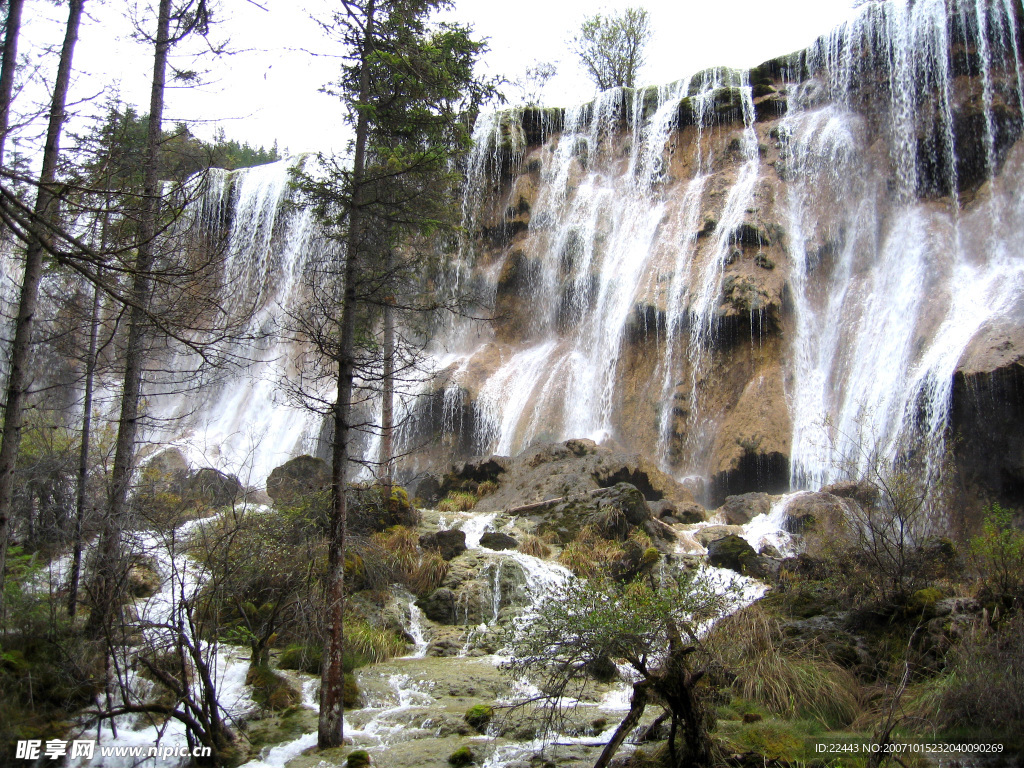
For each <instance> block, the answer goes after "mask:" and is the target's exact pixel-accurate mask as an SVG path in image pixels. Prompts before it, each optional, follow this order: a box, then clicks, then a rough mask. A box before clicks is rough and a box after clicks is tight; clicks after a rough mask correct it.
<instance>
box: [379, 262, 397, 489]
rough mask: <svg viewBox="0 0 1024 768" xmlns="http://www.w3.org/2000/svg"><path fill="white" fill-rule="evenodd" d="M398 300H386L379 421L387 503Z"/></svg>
mask: <svg viewBox="0 0 1024 768" xmlns="http://www.w3.org/2000/svg"><path fill="white" fill-rule="evenodd" d="M393 269H394V254H393V253H392V252H391V251H390V250H389V251H388V261H387V272H388V274H389V275H390V273H391V272H392V270H393ZM394 303H395V298H394V296H387V297H385V299H384V386H383V392H382V399H383V402H382V404H381V418H380V461H381V463H382V464H383V474H382V479H381V485H382V486H383V494H382V496H383V497H384V503H385V504H386V505H388V504H390V503H391V489H392V486H393V485H394V482H395V466H394V457H395V445H394V429H395V308H394Z"/></svg>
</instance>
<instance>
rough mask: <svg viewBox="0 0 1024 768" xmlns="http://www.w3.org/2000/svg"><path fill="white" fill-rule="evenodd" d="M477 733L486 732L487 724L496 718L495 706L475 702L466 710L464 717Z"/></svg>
mask: <svg viewBox="0 0 1024 768" xmlns="http://www.w3.org/2000/svg"><path fill="white" fill-rule="evenodd" d="M463 719H464V720H465V721H466V722H467V723H468V724H469V726H470V727H471V728H473V729H474V730H475V731H476V732H477V733H485V732H486V731H487V726H488V725H489V724H490V722H491V720H493V719H494V707H491V706H488V705H487V704H474V705H473V706H472V707H470V708H469V709H467V710H466V714H465V717H464V718H463Z"/></svg>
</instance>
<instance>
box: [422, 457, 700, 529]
mask: <svg viewBox="0 0 1024 768" xmlns="http://www.w3.org/2000/svg"><path fill="white" fill-rule="evenodd" d="M488 481H489V482H491V483H493V484H495V485H496V488H495V489H494V490H493V491H492V492H491V493H489V494H488V495H486V496H484V497H483V498H482V499H480V501H479V502H478V503H477V505H476V507H475V508H474V509H475V510H476V511H478V512H493V511H497V510H508V509H514V508H516V507H521V506H524V505H527V504H534V503H537V502H542V501H547V500H552V499H568V498H570V497H576V496H580V495H581V494H586V493H591V492H594V491H597V490H599V489H601V488H611V487H613V486H615V485H617V484H619V483H629V484H630V485H631V486H633V487H634V488H636V489H637V491H638V492H639V495H640V499H641V500H647V501H658V500H662V499H665V500H668V501H671V502H672V503H673V504H676V505H679V506H682V507H686V508H688V509H692V508H693V504H694V500H693V495H692V494H691V493H690V491H689V490H687V489H686V488H685V487H684V486H683V485H681V484H680V483H678V482H676V481H675V480H674V479H673V478H672V477H670V476H669V475H667V474H666V473H664V472H662V471H661V470H660V469H658V468H657V467H656V466H655V465H654V463H653V462H652V461H650V460H649V459H647V458H645V457H643V456H640V455H639V454H635V453H628V452H626V451H621V450H616V449H613V448H608V447H604V446H599V445H597V444H596V443H594V442H593V441H592V440H567V441H565V442H564V443H547V444H542V445H535V446H532V447H530V448H528V449H527V450H526V451H524V452H523V453H521V454H520V455H519V456H516V457H515V458H509V457H506V456H489V457H485V458H478V459H472V460H470V461H465V462H460V463H459V464H456V465H454V466H453V467H452V468H451V470H450V471H449V472H447V473H446V474H445V475H444V477H443V479H442V482H441V492H442V495H443V494H444V493H447V492H448V491H450V490H468V491H476V489H477V488H479V486H480V484H481V483H484V482H488ZM647 514H648V515H650V510H648V511H647Z"/></svg>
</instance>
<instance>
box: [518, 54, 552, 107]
mask: <svg viewBox="0 0 1024 768" xmlns="http://www.w3.org/2000/svg"><path fill="white" fill-rule="evenodd" d="M557 74H558V65H557V63H556V62H553V61H535V62H534V63H533V65H532V66H529V67H527V68H526V70H525V71H524V72H523V74H522V76H521V77H517V78H516V81H515V84H516V87H517V88H519V90H520V91H522V94H523V102H524V103H525V104H526V106H528V107H536V106H538V105H540V103H541V98H542V97H543V93H544V89H545V88H546V87H547V84H548V81H549V80H551V78H553V77H554V76H555V75H557Z"/></svg>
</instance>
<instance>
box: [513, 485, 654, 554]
mask: <svg viewBox="0 0 1024 768" xmlns="http://www.w3.org/2000/svg"><path fill="white" fill-rule="evenodd" d="M530 518H531V519H532V520H534V522H535V523H536V532H537V534H538V535H544V534H545V533H553V534H554V535H555V536H556V537H557V538H558V540H559V543H561V544H567V543H569V542H570V541H572V540H573V539H575V538H576V536H577V534H578V533H579V532H580V529H581V528H583V527H584V526H591V527H593V528H594V529H595V530H596V531H597V532H598V534H599V535H600V536H602V537H604V538H606V539H616V540H619V541H624V540H626V539H627V538H628V537H629V534H630V533H631V532H632V531H633V530H634V529H635V528H642V529H643V530H645V531H647V533H648V534H650V535H651V536H652V538H655V539H659V538H667V536H668V534H667V533H666V532H665V529H666V528H667V526H664V525H661V526H652V525H650V524H651V523H654V516H653V514H651V510H650V508H649V507H648V506H647V502H646V501H644V497H643V494H641V493H640V491H639V489H637V488H635V487H634V486H632V485H630V484H629V483H618V484H616V485H615V486H613V487H611V488H600V489H597V490H594V491H590V492H588V493H582V494H577V495H574V496H570V497H569V498H568V499H566V500H564V501H560V502H558V503H554V504H551V505H550V506H541V507H539V508H537V509H533V510H531V511H530Z"/></svg>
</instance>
